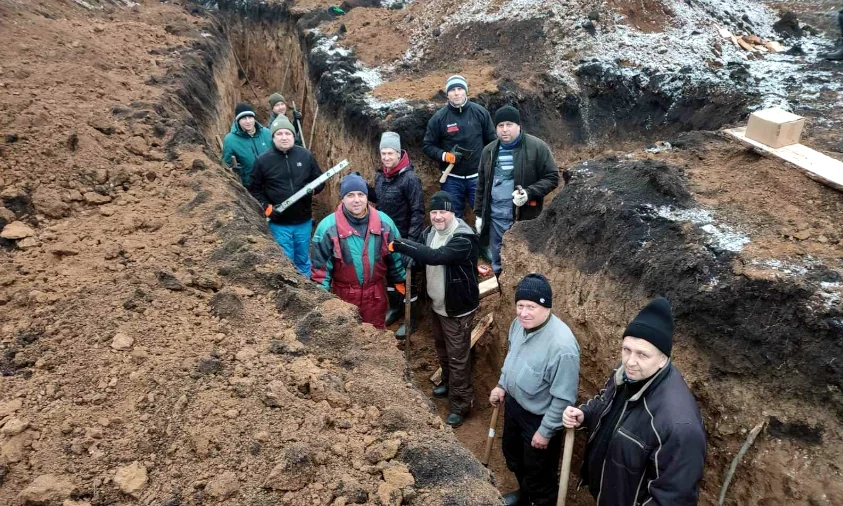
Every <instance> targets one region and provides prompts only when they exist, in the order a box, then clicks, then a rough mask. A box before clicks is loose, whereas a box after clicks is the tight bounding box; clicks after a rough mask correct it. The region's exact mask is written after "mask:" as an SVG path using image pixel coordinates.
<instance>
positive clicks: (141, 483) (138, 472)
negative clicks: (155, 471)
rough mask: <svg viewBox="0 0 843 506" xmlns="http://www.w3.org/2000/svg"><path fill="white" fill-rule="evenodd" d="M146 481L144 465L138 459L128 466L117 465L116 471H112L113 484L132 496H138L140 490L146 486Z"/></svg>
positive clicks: (147, 479) (147, 480)
mask: <svg viewBox="0 0 843 506" xmlns="http://www.w3.org/2000/svg"><path fill="white" fill-rule="evenodd" d="M148 482H149V478H148V477H147V475H146V466H144V465H143V464H141V463H140V462H138V461H134V462H132V463H131V464H129V465H128V466H123V467H118V468H117V472H116V473H114V484H115V485H117V487H118V488H120V490H122V491H123V492H124V493H126V494H129V495H130V496H132V497H138V496H140V492H141V490H143V489H144V488H145V487H146V484H147V483H148Z"/></svg>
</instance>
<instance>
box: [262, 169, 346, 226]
mask: <svg viewBox="0 0 843 506" xmlns="http://www.w3.org/2000/svg"><path fill="white" fill-rule="evenodd" d="M346 167H348V160H343V161H341V162H340V163H338V164H336V165H334V166H333V167H331V168H330V169H328V170H326V171H325V172H324V173H322V175H321V176H319V177H317V178H316V179H314V180H313V181H311V182H309V183H307V184H306V185H305V186H304V188H302V189H301V190H299V191H297V192H296V193H294V194H293V195H292V196H291V197H290V198H288V199H287V200H285V201H284V202H281V203H280V204H278V205H275V206H273V208H274V210H275V211H276V212H279V213H283V212H284V211H285V210H286V209H287V208H288V207H290V206H291V205H293V204H295V203H296V202H298V201H299V200H301V199H302V198H303V197H304V196H305V195H307V194H308V193H309V192H312V191H313V190H314V189H315V188H316V187H317V186H319V185H320V184H322V183H324V182H325V181H327V180H328V179H330V178H331V177H333V176H334V175H336V174H338V173H339V172H340V171H341V170H343V169H344V168H346Z"/></svg>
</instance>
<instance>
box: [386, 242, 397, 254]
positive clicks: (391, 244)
mask: <svg viewBox="0 0 843 506" xmlns="http://www.w3.org/2000/svg"><path fill="white" fill-rule="evenodd" d="M394 244H395V243H394V242H390V243H389V244H387V245H386V249H388V250H389V252H390V253H392V252H394V251H395V248H394V247H393V245H394Z"/></svg>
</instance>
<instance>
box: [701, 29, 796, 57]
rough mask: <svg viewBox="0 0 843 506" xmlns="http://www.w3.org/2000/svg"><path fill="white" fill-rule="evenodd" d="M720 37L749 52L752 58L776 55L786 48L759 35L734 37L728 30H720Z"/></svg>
mask: <svg viewBox="0 0 843 506" xmlns="http://www.w3.org/2000/svg"><path fill="white" fill-rule="evenodd" d="M718 32H719V33H720V36H721V37H723V38H724V39H726V40H730V41H731V42H732V43H733V44H734V45H736V46H737V47H739V48H741V49H743V50H744V51H746V52H748V53H749V54H750V55H751V57H756V58H760V57H762V56H764V55H765V54H776V53H781V52H783V51H785V50H786V49H785V47H784V46H782V45H781V43H779V42H778V41H775V40H764V39H762V38H761V37H759V36H757V35H734V34H733V33H732V32H730V31H729V30H728V29H726V28H718Z"/></svg>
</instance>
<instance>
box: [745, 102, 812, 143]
mask: <svg viewBox="0 0 843 506" xmlns="http://www.w3.org/2000/svg"><path fill="white" fill-rule="evenodd" d="M804 126H805V118H803V117H802V116H797V115H795V114H792V113H789V112H787V111H783V110H781V109H777V108H775V107H774V108H772V109H764V110H763V111H758V112H754V113H752V114H751V115H750V116H749V123H748V124H747V125H746V137H747V138H748V139H752V140H754V141H756V142H760V143H761V144H766V145H767V146H770V147H771V148H780V147H782V146H790V145H791V144H798V143H799V138H800V137H801V136H802V128H803V127H804Z"/></svg>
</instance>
